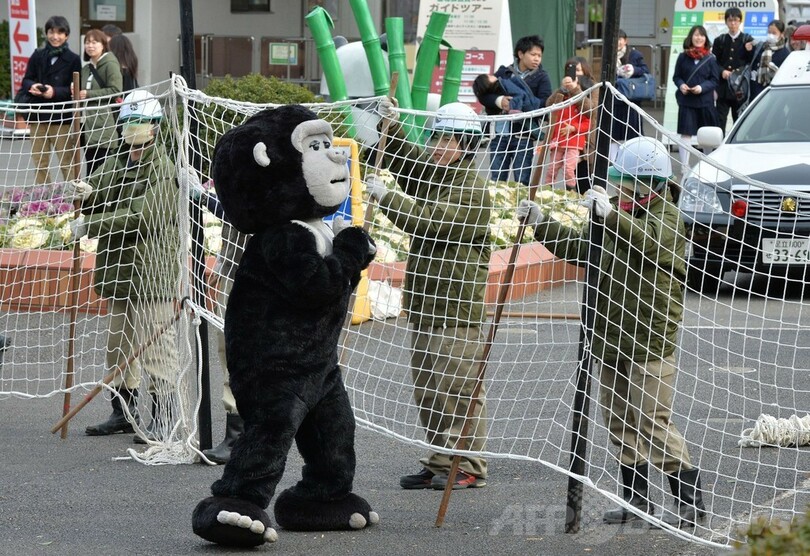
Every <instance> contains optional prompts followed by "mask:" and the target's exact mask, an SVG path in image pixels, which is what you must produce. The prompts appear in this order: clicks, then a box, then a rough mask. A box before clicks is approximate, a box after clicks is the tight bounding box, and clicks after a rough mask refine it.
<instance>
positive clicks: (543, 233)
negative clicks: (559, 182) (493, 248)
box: [517, 137, 706, 527]
mask: <svg viewBox="0 0 810 556" xmlns="http://www.w3.org/2000/svg"><path fill="white" fill-rule="evenodd" d="M671 175H672V166H671V163H670V159H669V154H668V152H667V149H666V147H665V146H664V145H662V144H661V143H660V142H659V141H657V140H655V139H652V138H649V137H637V138H636V139H632V140H630V141H628V142H626V143H625V144H624V145H622V146H621V147H620V148H619V152H618V153H617V154H616V159H615V160H614V161H613V165H612V167H611V168H610V169H609V171H608V177H609V179H610V181H611V182H612V183H613V186H614V187H616V188H617V190H618V191H619V196H618V199H615V198H614V199H610V198H609V197H608V195H607V193H606V192H605V190H604V188H602V187H601V186H594V187H593V188H592V189H591V190H590V191H588V193H587V196H588V197H590V199H591V201H592V204H591V216H592V217H595V218H597V219H598V220H599V221H600V222H602V223H603V230H604V235H603V238H604V239H603V240H602V245H601V246H599V247H601V260H600V264H599V268H598V269H596V271H597V272H598V273H599V276H598V281H597V283H598V284H599V287H598V289H597V290H596V292H595V294H594V295H595V311H596V316H595V321H594V327H593V331H594V332H593V336H592V338H591V342H590V349H591V355H592V358H593V361H594V362H595V364H596V368H597V371H598V376H599V405H600V406H601V408H602V413H603V418H604V420H605V424H606V427H607V429H608V435H609V438H610V441H611V442H612V443H613V444H614V445H616V446H617V447H618V448H619V457H618V459H619V468H620V470H621V478H622V484H623V487H624V488H623V491H624V499H625V501H627V502H628V503H629V504H630V505H632V506H634V507H635V508H637V509H638V510H639V511H641V512H643V513H652V511H653V504H652V503H651V501H650V500H649V497H648V472H649V463H652V464H653V465H654V466H655V467H657V468H659V469H661V470H662V471H663V472H664V473H665V474H666V475H667V478H668V482H669V485H670V488H671V490H672V494H673V495H674V496H675V508H674V510H673V511H671V512H667V511H665V513H664V515H663V521H664V522H665V523H667V524H669V525H672V526H674V527H690V526H694V525H695V522H696V521H698V520H702V519H703V518H704V517H705V514H706V510H705V506H704V504H703V493H702V489H701V484H700V476H699V470H698V469H697V468H696V467H694V466H693V465H692V463H691V459H690V457H689V451H688V449H687V447H686V444H685V441H684V439H683V436H681V433H680V432H679V431H678V429H677V427H676V426H675V424H674V423H673V422H672V402H673V395H674V386H675V378H676V375H677V359H676V355H675V351H676V346H677V341H678V331H679V328H680V325H681V322H682V320H683V291H684V280H685V279H686V261H685V251H686V236H685V231H684V223H683V219H682V218H681V214H680V211H679V210H678V207H677V206H676V205H675V203H674V201H673V197H672V194H671V192H670V190H669V188H668V187H667V184H668V180H669V178H670V177H671ZM517 212H518V216H519V217H520V218H522V219H523V220H524V221H525V222H526V224H528V225H531V226H534V237H535V239H537V240H538V241H542V242H543V245H545V246H546V247H547V248H548V249H549V250H551V251H552V252H553V253H554V254H555V255H557V256H558V257H562V258H565V259H567V260H568V261H571V262H573V263H576V264H578V265H580V266H584V265H585V264H586V263H587V261H588V251H589V249H590V242H589V239H588V230H589V227H588V226H585V227H584V228H583V231H582V232H577V231H574V230H573V228H569V227H565V226H563V225H562V224H560V223H559V222H557V221H555V220H553V219H548V218H546V217H545V216H544V214H543V212H542V210H541V208H540V207H539V206H538V205H537V204H535V203H533V202H531V201H525V200H524V201H521V203H520V205H519V207H518V211H517ZM603 519H604V521H605V522H607V523H625V522H628V521H633V520H636V519H640V518H639V517H637V516H636V515H635V514H633V513H631V512H629V511H628V510H626V509H624V508H623V507H622V508H618V509H615V510H610V511H608V512H607V513H605V514H604V517H603Z"/></svg>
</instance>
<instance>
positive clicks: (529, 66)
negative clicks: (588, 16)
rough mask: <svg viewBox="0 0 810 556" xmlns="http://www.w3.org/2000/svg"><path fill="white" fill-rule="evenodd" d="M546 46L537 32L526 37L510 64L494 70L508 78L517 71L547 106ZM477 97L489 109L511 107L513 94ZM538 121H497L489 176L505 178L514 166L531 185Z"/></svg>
mask: <svg viewBox="0 0 810 556" xmlns="http://www.w3.org/2000/svg"><path fill="white" fill-rule="evenodd" d="M543 48H544V45H543V39H541V38H540V37H538V36H537V35H531V36H528V37H523V38H521V39H519V40H518V41H517V44H515V62H514V63H513V64H512V65H511V66H501V67H499V68H498V71H496V72H495V77H498V78H506V79H509V78H511V77H512V76H513V75H516V76H518V77H520V78H521V79H523V81H524V82H525V83H526V85H528V88H529V89H530V90H531V92H532V94H533V95H534V96H535V97H537V99H538V101H539V102H538V105H539V106H545V105H546V100H547V99H548V97H549V96H550V95H551V79H550V78H549V76H548V73H546V70H544V69H543V65H542V64H541V61H542V60H543ZM478 100H479V102H481V104H483V105H484V107H486V108H488V109H490V110H493V109H495V110H497V109H501V110H504V111H505V112H506V111H509V100H510V97H509V96H507V95H501V96H499V95H497V94H487V95H483V96H482V97H481V98H479V99H478ZM498 102H500V103H501V104H500V105H499V104H498ZM537 124H538V122H532V121H529V120H525V119H524V120H515V121H512V122H498V123H497V124H496V126H495V138H494V139H493V140H492V142H491V143H490V145H489V153H490V164H489V170H490V178H492V179H493V180H496V181H505V180H507V179H508V178H509V169H510V168H511V169H512V174H513V178H514V179H515V180H516V181H519V182H521V183H522V184H524V185H529V179H530V178H531V174H532V158H533V155H534V149H533V146H534V141H535V138H536V135H533V131H532V130H533V129H535V130H536V129H537ZM534 133H536V132H534Z"/></svg>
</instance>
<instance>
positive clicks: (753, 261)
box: [678, 50, 810, 291]
mask: <svg viewBox="0 0 810 556" xmlns="http://www.w3.org/2000/svg"><path fill="white" fill-rule="evenodd" d="M698 144H699V145H700V146H701V147H704V148H706V147H708V148H715V147H716V149H715V150H714V151H713V152H711V154H709V155H708V159H709V160H708V161H707V160H702V161H701V162H699V163H698V164H697V165H696V166H695V167H694V168H693V169H692V170H691V171H690V172H687V174H686V175H685V176H684V179H683V191H682V193H681V195H680V199H679V201H678V205H679V207H680V209H681V212H682V214H683V216H684V220H685V222H686V228H687V236H688V237H689V240H690V246H689V250H688V257H689V263H690V264H689V275H688V281H689V284H690V285H691V286H692V287H694V288H695V289H699V290H703V291H706V290H712V289H716V288H717V286H718V284H719V281H720V278H721V277H722V275H723V273H724V272H725V271H729V270H733V271H739V272H764V273H768V274H770V273H775V272H782V273H784V272H785V271H786V270H788V269H790V268H791V267H802V268H805V269H806V268H808V265H809V264H810V51H806V50H805V51H798V52H792V53H791V54H790V55H789V56H788V57H787V59H786V60H785V61H784V63H783V64H782V66H781V67H780V69H779V71H777V72H776V75H775V76H774V79H773V81H772V83H771V86H770V87H768V88H767V89H765V90H764V91H763V92H762V93H760V95H759V96H758V97H757V98H756V99H755V100H754V101H753V102H752V103H751V104H750V106H748V108H747V109H746V110H745V112H744V113H743V114H742V116H741V117H740V118H739V121H737V122H735V125H734V128H733V129H732V130H731V131H730V132H729V134H728V136H727V137H726V138H725V140H723V134H722V130H721V129H720V128H718V127H709V128H701V129H700V130H699V131H698ZM718 166H719V167H722V168H728V169H731V170H733V171H734V172H736V173H738V174H741V175H742V176H744V177H745V178H747V179H742V178H741V177H739V176H737V177H735V176H732V175H730V174H729V173H728V172H725V171H723V170H722V169H720V168H719V167H718ZM752 182H761V185H758V184H756V183H752Z"/></svg>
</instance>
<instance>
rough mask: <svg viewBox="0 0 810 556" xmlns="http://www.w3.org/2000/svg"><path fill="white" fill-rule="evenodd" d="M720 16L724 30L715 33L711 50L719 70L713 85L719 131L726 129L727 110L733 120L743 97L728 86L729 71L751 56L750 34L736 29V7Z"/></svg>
mask: <svg viewBox="0 0 810 556" xmlns="http://www.w3.org/2000/svg"><path fill="white" fill-rule="evenodd" d="M724 17H725V20H726V27H728V33H723V34H722V35H720V36H719V37H717V39H716V40H715V41H714V45H713V46H712V54H714V57H715V58H717V63H718V64H719V65H720V70H721V71H722V73H721V75H720V77H721V78H722V79H721V80H720V87H718V89H717V121H718V125H719V126H720V128H721V129H722V130H723V132H725V130H726V122H727V121H728V112H729V110H731V117H732V118H734V121H735V122H736V121H737V117H738V116H739V114H740V105H741V104H742V103H743V102H744V101H745V99H738V98H737V96H736V94H735V93H734V91H732V90H731V87H729V86H728V78H729V76H730V75H731V72H732V71H734V70H735V69H737V68H739V67H741V66H744V65H746V64H747V63H749V62H750V61H751V59H752V58H753V56H754V37H752V36H751V35H749V34H748V33H743V32H742V31H740V24H741V23H742V12H741V11H740V8H729V9H727V10H726V13H725V15H724Z"/></svg>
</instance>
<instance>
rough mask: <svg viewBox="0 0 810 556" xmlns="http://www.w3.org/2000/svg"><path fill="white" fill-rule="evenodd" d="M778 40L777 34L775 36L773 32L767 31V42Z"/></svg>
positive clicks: (772, 42) (771, 42)
mask: <svg viewBox="0 0 810 556" xmlns="http://www.w3.org/2000/svg"><path fill="white" fill-rule="evenodd" d="M778 40H779V37H777V36H776V35H774V34H773V33H768V42H769V43H770V44H774V43H775V42H776V41H778Z"/></svg>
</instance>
